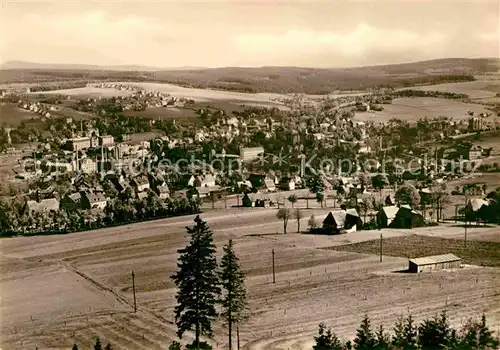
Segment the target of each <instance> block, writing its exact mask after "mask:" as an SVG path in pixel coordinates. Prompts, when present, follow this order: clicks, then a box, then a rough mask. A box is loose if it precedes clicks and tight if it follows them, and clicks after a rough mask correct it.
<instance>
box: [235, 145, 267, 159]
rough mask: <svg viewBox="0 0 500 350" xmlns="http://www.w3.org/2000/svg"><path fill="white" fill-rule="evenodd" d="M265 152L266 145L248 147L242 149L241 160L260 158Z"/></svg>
mask: <svg viewBox="0 0 500 350" xmlns="http://www.w3.org/2000/svg"><path fill="white" fill-rule="evenodd" d="M263 154H264V147H247V148H242V149H241V150H240V160H241V161H242V162H251V161H254V160H256V159H259V157H261V156H262V155H263Z"/></svg>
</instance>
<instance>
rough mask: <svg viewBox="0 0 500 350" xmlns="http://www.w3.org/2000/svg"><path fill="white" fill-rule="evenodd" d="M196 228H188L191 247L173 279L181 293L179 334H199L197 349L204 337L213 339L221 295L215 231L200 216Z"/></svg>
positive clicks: (177, 310)
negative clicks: (187, 332)
mask: <svg viewBox="0 0 500 350" xmlns="http://www.w3.org/2000/svg"><path fill="white" fill-rule="evenodd" d="M194 222H195V223H196V225H195V226H194V227H187V228H186V229H187V232H188V234H189V244H188V245H187V246H186V248H184V249H181V250H179V251H178V252H179V254H180V257H179V260H178V263H177V267H178V270H177V272H176V273H175V274H174V275H172V276H171V278H172V279H173V281H174V282H175V284H176V285H177V288H178V291H177V295H176V300H177V306H176V307H175V309H174V312H175V323H176V325H177V335H178V336H179V338H182V335H183V334H184V332H186V331H194V332H195V340H194V342H193V346H194V348H197V347H199V346H200V336H202V335H206V336H209V337H210V336H212V322H213V321H214V320H215V318H216V317H217V312H216V310H215V305H216V303H217V300H218V297H219V295H220V292H221V291H220V287H219V276H218V274H217V260H216V258H215V245H214V244H213V235H212V231H210V228H209V227H208V225H207V223H206V222H205V221H203V220H202V219H201V218H200V217H199V216H196V218H195V219H194Z"/></svg>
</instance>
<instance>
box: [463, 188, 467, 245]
mask: <svg viewBox="0 0 500 350" xmlns="http://www.w3.org/2000/svg"><path fill="white" fill-rule="evenodd" d="M467 211H468V209H467V190H465V211H464V219H465V220H464V230H465V232H464V247H467Z"/></svg>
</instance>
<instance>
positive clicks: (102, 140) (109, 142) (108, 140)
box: [99, 135, 115, 147]
mask: <svg viewBox="0 0 500 350" xmlns="http://www.w3.org/2000/svg"><path fill="white" fill-rule="evenodd" d="M114 144H115V138H114V137H113V136H111V135H103V136H100V137H99V146H101V147H108V146H113V145H114Z"/></svg>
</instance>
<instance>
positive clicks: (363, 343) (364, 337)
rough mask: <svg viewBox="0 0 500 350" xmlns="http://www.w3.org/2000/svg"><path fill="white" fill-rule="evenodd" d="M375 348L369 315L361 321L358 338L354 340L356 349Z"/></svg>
mask: <svg viewBox="0 0 500 350" xmlns="http://www.w3.org/2000/svg"><path fill="white" fill-rule="evenodd" d="M374 347H375V335H374V334H373V331H372V328H371V322H370V319H369V318H368V316H367V315H365V317H364V318H363V320H362V321H361V325H360V326H359V328H358V329H357V330H356V338H355V339H354V349H356V350H368V349H373V348H374Z"/></svg>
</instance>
